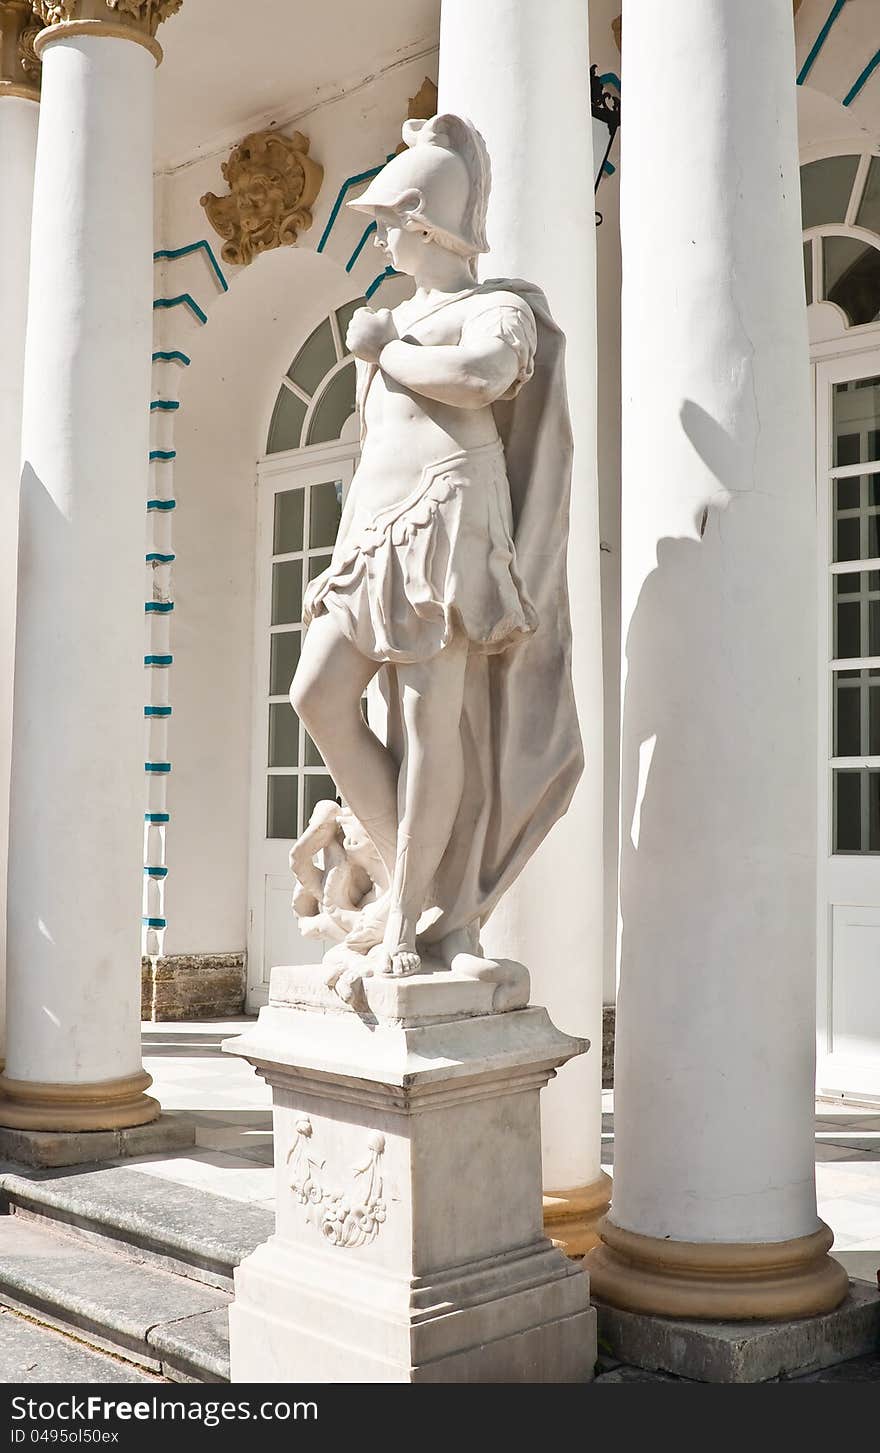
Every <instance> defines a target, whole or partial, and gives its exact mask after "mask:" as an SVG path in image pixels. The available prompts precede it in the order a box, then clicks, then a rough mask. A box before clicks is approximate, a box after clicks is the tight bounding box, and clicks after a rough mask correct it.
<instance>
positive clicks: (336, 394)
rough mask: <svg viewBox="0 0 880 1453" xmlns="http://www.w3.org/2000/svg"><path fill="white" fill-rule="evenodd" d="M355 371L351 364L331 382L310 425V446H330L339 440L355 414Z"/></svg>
mask: <svg viewBox="0 0 880 1453" xmlns="http://www.w3.org/2000/svg"><path fill="white" fill-rule="evenodd" d="M354 393H355V371H354V364H353V363H349V364H347V365H346V367H345V368H343V369H342V370H341V371H340V372H339V373H337V375H336V377H335V378H333V379H331V380H330V383H329V384H328V385H327V388H326V389H325V391H324V394H323V397H322V399H321V402H320V403H319V404H318V405H317V407H316V409H315V412H314V414H313V415H312V422H311V424H310V425H309V437H308V441H307V442H308V443H309V444H329V443H330V442H331V440H333V439H338V438H339V436H340V434H341V433H342V426H343V424H344V423H345V421H346V419H347V418H349V417H350V415H351V414H353V413H354Z"/></svg>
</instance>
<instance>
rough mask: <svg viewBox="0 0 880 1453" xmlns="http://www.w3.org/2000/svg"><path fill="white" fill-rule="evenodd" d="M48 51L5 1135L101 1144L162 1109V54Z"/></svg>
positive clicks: (140, 47) (75, 35)
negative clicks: (149, 701)
mask: <svg viewBox="0 0 880 1453" xmlns="http://www.w3.org/2000/svg"><path fill="white" fill-rule="evenodd" d="M92 8H94V7H92ZM115 13H116V12H110V11H108V15H109V14H113V15H115ZM41 42H42V58H43V101H42V112H41V122H40V134H39V142H38V147H37V164H36V180H35V195H34V216H33V242H32V253H31V291H30V300H29V318H28V337H27V352H26V361H25V384H24V415H23V424H22V493H21V517H20V535H21V551H20V569H19V585H18V621H17V641H16V674H15V704H14V730H13V765H12V808H11V822H10V855H9V942H8V964H9V993H8V1012H9V1050H8V1056H7V1064H6V1074H5V1076H4V1077H3V1079H2V1081H0V1091H2V1092H3V1094H4V1095H5V1097H6V1098H5V1099H4V1100H2V1101H0V1124H3V1125H8V1126H16V1127H21V1126H24V1127H28V1128H34V1129H55V1130H65V1129H77V1130H79V1129H105V1128H112V1127H123V1126H130V1125H137V1124H143V1123H145V1122H146V1121H149V1120H151V1119H153V1118H155V1116H156V1115H157V1114H158V1111H159V1107H158V1104H157V1102H156V1101H155V1100H152V1099H150V1098H149V1097H148V1096H146V1095H145V1094H144V1093H143V1092H144V1090H145V1089H146V1088H147V1086H148V1085H149V1076H147V1075H146V1074H145V1073H144V1072H143V1069H142V1066H141V1047H140V1009H139V1002H140V914H141V890H142V875H143V867H142V839H143V689H144V688H143V635H144V599H143V557H144V539H145V504H146V499H147V484H148V453H149V402H150V352H151V336H152V271H151V254H152V239H153V217H152V195H153V194H152V135H153V73H154V70H155V65H156V52H157V51H158V47H157V46H156V45H155V43H154V42H152V41H151V40H149V38H148V37H147V36H145V35H141V33H140V32H137V31H134V30H132V31H131V32H130V38H126V36H125V33H124V31H123V29H122V27H120V26H114V27H113V28H112V29H105V28H104V25H103V22H102V21H97V20H95V19H93V18H90V19H87V20H85V21H82V22H79V23H74V24H72V25H69V26H68V25H64V24H60V25H57V26H56V27H54V28H53V29H51V30H47V31H45V32H44V33H43V36H42V37H41ZM41 42H38V47H39V46H40V44H41Z"/></svg>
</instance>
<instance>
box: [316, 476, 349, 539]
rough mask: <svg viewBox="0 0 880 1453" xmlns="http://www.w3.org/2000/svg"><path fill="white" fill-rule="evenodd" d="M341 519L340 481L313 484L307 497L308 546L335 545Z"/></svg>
mask: <svg viewBox="0 0 880 1453" xmlns="http://www.w3.org/2000/svg"><path fill="white" fill-rule="evenodd" d="M341 517H342V480H341V479H338V480H336V481H335V483H333V484H313V485H312V492H311V494H310V496H309V545H310V546H311V548H312V549H313V550H314V549H315V548H316V547H317V546H319V545H335V544H336V532H337V530H338V529H339V521H340V519H341Z"/></svg>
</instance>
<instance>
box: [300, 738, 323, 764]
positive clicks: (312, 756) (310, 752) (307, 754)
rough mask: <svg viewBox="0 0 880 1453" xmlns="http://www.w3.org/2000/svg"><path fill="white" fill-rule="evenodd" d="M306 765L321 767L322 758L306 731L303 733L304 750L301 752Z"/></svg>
mask: <svg viewBox="0 0 880 1453" xmlns="http://www.w3.org/2000/svg"><path fill="white" fill-rule="evenodd" d="M303 755H304V759H305V764H306V766H307V767H323V766H324V758H323V757H322V756H321V753H320V752H319V751H318V748H317V747H316V746H315V744H314V742H313V741H312V739H311V737H310V736H309V734H308V732H306V733H305V751H304V753H303Z"/></svg>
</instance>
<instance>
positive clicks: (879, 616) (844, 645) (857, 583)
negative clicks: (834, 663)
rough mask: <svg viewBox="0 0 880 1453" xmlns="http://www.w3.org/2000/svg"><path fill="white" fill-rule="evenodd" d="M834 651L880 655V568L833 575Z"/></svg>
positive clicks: (849, 655) (846, 654) (847, 655)
mask: <svg viewBox="0 0 880 1453" xmlns="http://www.w3.org/2000/svg"><path fill="white" fill-rule="evenodd" d="M834 654H835V656H837V657H838V658H840V659H845V658H847V659H848V658H852V657H853V656H880V571H876V570H872V571H867V570H862V571H855V572H853V573H852V574H846V575H836V576H835V577H834Z"/></svg>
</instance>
